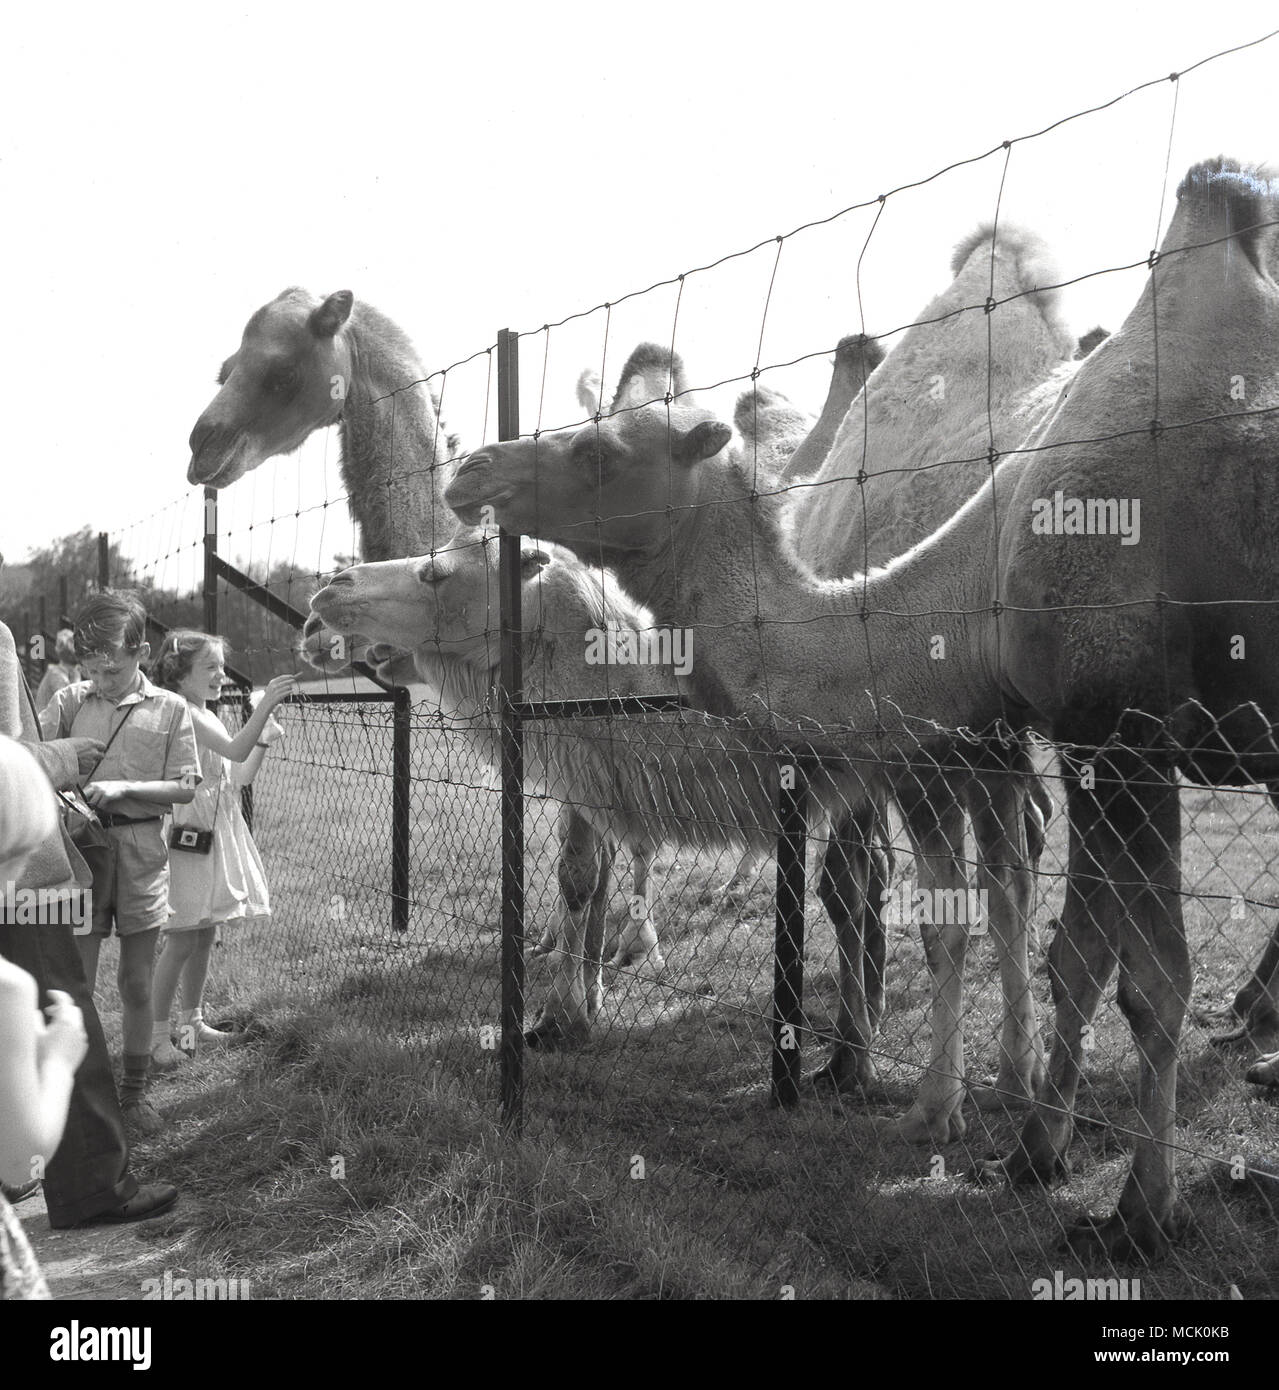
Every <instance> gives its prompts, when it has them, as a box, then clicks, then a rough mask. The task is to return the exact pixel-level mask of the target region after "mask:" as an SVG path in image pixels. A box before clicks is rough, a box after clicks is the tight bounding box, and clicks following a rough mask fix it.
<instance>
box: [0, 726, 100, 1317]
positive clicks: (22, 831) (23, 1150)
mask: <svg viewBox="0 0 1279 1390" xmlns="http://www.w3.org/2000/svg"><path fill="white" fill-rule="evenodd" d="M57 829H58V817H57V812H56V811H55V810H54V798H53V789H52V788H51V787H50V786H49V781H48V778H46V777H45V775H44V773H43V772H41V770H40V768H39V766H38V764H37V763H36V760H35V759H34V758H33V757H32V756H31V754H30V753H29V752H28V751H27V750H26V749H25V748H23V747H22V745H21V744H19V743H15V742H14V741H13V740H12V739H9V738H5V737H4V736H3V735H0V883H5V884H8V883H11V882H14V881H15V880H16V879H18V878H19V877H20V876H21V874H22V871H23V868H24V867H25V865H26V862H27V860H28V858H29V857H30V856H31V854H32V853H34V851H35V850H36V849H38V848H39V847H40V845H41V844H42V843H43V842H44V841H46V840H47V839H49V837H50V836H52V835H55V834H57ZM49 997H50V999H51V1000H52V1002H51V1003H50V1004H49V1005H48V1006H47V1007H46V1009H45V1013H47V1014H48V1016H49V1017H48V1020H47V1022H46V1020H45V1017H44V1014H42V1013H41V1012H40V1007H39V1002H38V1001H39V989H38V987H37V985H36V982H35V980H34V979H33V978H32V976H31V975H30V974H28V973H27V971H25V970H23V969H22V968H21V967H20V966H17V965H14V964H13V963H12V962H11V961H8V960H6V959H5V958H4V957H3V956H0V1180H3V1181H5V1182H8V1183H12V1184H14V1186H15V1187H18V1188H20V1187H21V1186H22V1185H23V1184H24V1183H27V1182H29V1181H31V1180H33V1179H35V1178H38V1177H39V1175H40V1174H41V1173H43V1172H44V1170H45V1168H46V1167H47V1166H48V1163H49V1160H50V1158H51V1157H52V1156H53V1154H54V1153H55V1151H56V1150H57V1148H58V1145H59V1143H60V1142H61V1140H62V1134H63V1130H64V1128H65V1127H66V1122H67V1110H68V1108H69V1106H70V1104H71V1088H72V1085H73V1083H74V1078H75V1072H76V1068H77V1067H78V1066H79V1065H80V1063H81V1061H82V1060H83V1059H84V1054H85V1052H86V1050H87V1049H88V1046H89V1038H88V1035H87V1034H86V1033H85V1030H84V1015H83V1014H82V1013H81V1011H80V1009H79V1008H78V1007H77V1006H76V1003H75V1001H74V1000H73V999H72V998H71V996H70V995H69V994H66V993H65V992H64V991H62V990H57V989H55V990H50V991H49ZM50 1296H51V1295H50V1293H49V1287H48V1285H47V1284H46V1283H45V1280H44V1275H43V1274H41V1272H40V1266H39V1264H38V1262H37V1261H36V1257H35V1255H34V1253H33V1252H32V1249H31V1246H30V1244H29V1242H28V1241H27V1237H26V1233H25V1232H24V1231H23V1229H22V1223H21V1222H20V1221H19V1220H18V1218H17V1215H16V1213H15V1212H14V1210H13V1208H12V1207H11V1206H10V1205H9V1202H8V1200H7V1198H6V1197H5V1196H4V1195H3V1193H0V1298H3V1299H6V1300H9V1299H24V1298H25V1299H33V1298H49V1297H50Z"/></svg>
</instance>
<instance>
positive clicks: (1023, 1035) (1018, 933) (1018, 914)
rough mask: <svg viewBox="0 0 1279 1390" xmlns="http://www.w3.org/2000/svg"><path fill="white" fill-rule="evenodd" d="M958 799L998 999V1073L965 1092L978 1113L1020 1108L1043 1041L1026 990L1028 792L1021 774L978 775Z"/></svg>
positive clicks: (1030, 882)
mask: <svg viewBox="0 0 1279 1390" xmlns="http://www.w3.org/2000/svg"><path fill="white" fill-rule="evenodd" d="M964 798H965V801H966V803H967V806H968V814H969V816H970V818H971V819H972V823H973V838H974V840H975V841H976V845H977V886H978V888H979V890H980V891H981V893H982V896H983V898H984V900H985V901H986V903H987V904H988V905H989V915H990V929H991V933H992V935H993V936H994V938H995V946H996V949H997V950H998V952H999V978H1000V983H1001V985H1002V987H1003V996H1004V1022H1003V1029H1002V1032H1001V1035H1000V1043H999V1074H998V1076H997V1077H996V1078H995V1084H994V1086H993V1088H992V1087H983V1086H973V1087H971V1088H970V1095H971V1096H972V1098H973V1100H974V1101H975V1102H976V1104H977V1106H978V1108H979V1109H981V1110H1001V1109H1024V1108H1025V1107H1026V1106H1027V1105H1028V1104H1029V1103H1030V1102H1031V1101H1032V1100H1033V1099H1034V1097H1035V1092H1036V1091H1037V1090H1038V1089H1039V1087H1040V1086H1041V1085H1042V1084H1043V1079H1044V1044H1043V1039H1042V1038H1041V1037H1040V1035H1039V1021H1038V1019H1037V1018H1036V1016H1035V1001H1034V996H1033V995H1032V993H1031V972H1030V929H1029V922H1030V912H1031V905H1032V903H1033V901H1034V892H1035V883H1034V874H1033V872H1032V870H1031V868H1030V847H1029V846H1028V845H1027V843H1026V839H1025V836H1026V807H1027V805H1028V803H1029V802H1030V796H1029V793H1028V790H1027V789H1026V788H1025V787H1024V786H1023V785H1022V782H1021V780H1020V779H1019V778H1017V777H1014V776H1011V775H1007V774H989V773H985V772H982V773H980V774H978V775H976V776H974V777H973V778H971V779H969V780H968V781H967V782H966V784H965V787H964ZM1039 848H1040V849H1042V844H1041V845H1040V846H1039Z"/></svg>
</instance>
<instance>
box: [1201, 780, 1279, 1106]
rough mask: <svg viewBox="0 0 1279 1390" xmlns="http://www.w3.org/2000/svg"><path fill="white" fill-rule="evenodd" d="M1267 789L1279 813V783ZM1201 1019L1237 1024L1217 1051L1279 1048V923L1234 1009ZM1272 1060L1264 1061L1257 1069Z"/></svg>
mask: <svg viewBox="0 0 1279 1390" xmlns="http://www.w3.org/2000/svg"><path fill="white" fill-rule="evenodd" d="M1266 786H1267V790H1268V791H1269V793H1270V804H1271V805H1272V806H1273V807H1274V808H1275V810H1276V811H1279V782H1268V783H1267V784H1266ZM1200 1018H1201V1021H1203V1022H1214V1023H1221V1022H1222V1021H1223V1020H1226V1019H1233V1020H1237V1026H1236V1027H1234V1028H1231V1029H1230V1030H1229V1031H1228V1032H1225V1033H1218V1034H1216V1035H1215V1036H1214V1037H1212V1038H1210V1039H1209V1041H1210V1042H1211V1043H1212V1045H1213V1046H1214V1047H1237V1046H1246V1047H1252V1048H1256V1049H1257V1050H1259V1051H1261V1052H1270V1051H1271V1050H1273V1049H1274V1048H1276V1047H1279V923H1276V924H1275V927H1274V930H1273V931H1272V932H1271V934H1270V940H1269V941H1267V942H1266V946H1265V949H1264V950H1263V951H1262V953H1261V959H1260V960H1259V961H1258V962H1257V968H1256V970H1254V971H1253V972H1252V977H1251V978H1250V979H1249V981H1248V983H1247V984H1246V985H1244V986H1243V988H1242V989H1241V990H1240V991H1239V993H1238V994H1236V995H1235V997H1234V1000H1233V1002H1232V1003H1231V1004H1230V1006H1229V1007H1228V1008H1227V1009H1224V1010H1212V1011H1206V1012H1205V1013H1204V1014H1201V1015H1200ZM1269 1060H1270V1059H1269V1058H1266V1057H1263V1058H1262V1059H1261V1062H1259V1063H1257V1066H1262V1065H1264V1064H1265V1063H1266V1062H1268V1061H1269ZM1253 1070H1254V1071H1255V1070H1256V1067H1254V1068H1253ZM1248 1078H1249V1080H1251V1079H1252V1071H1250V1072H1249V1073H1248Z"/></svg>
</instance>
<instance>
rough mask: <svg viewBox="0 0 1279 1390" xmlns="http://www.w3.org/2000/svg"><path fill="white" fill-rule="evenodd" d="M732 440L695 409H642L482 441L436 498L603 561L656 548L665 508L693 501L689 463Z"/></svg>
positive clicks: (472, 516)
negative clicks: (526, 434)
mask: <svg viewBox="0 0 1279 1390" xmlns="http://www.w3.org/2000/svg"><path fill="white" fill-rule="evenodd" d="M732 435H733V431H732V429H731V428H730V427H729V426H728V425H726V424H724V423H723V422H722V421H719V420H717V419H715V418H714V417H713V416H712V415H711V414H710V413H709V412H707V411H705V410H702V409H700V408H698V407H683V408H681V407H668V406H666V405H665V404H655V405H645V406H641V407H639V408H637V409H635V410H632V411H631V412H629V413H624V414H622V415H620V416H613V417H611V418H610V419H607V420H602V421H601V422H600V423H599V424H595V423H594V422H593V421H592V422H590V423H588V424H586V425H583V426H581V427H580V428H578V429H575V430H561V431H559V432H558V433H554V434H543V435H540V436H539V437H538V438H537V439H515V440H510V441H508V442H506V443H502V444H486V445H485V446H484V448H482V449H479V450H477V451H476V452H474V453H472V454H471V456H470V458H468V459H467V461H466V462H465V463H464V464H463V465H462V467H461V468H460V469H459V470H458V472H457V475H456V476H455V477H454V479H453V481H452V482H451V483H450V484H449V486H448V488H447V489H446V491H445V494H444V500H445V502H447V504H448V505H449V506H450V507H452V508H453V510H454V511H455V512H457V514H458V515H459V516H460V517H461V518H462V519H463V521H466V522H470V523H484V524H496V525H499V526H502V527H505V529H506V530H507V531H511V532H514V533H516V534H519V535H526V536H536V537H538V538H539V539H541V540H547V541H558V542H559V543H560V544H561V545H565V546H567V547H568V548H569V549H570V550H573V551H575V552H576V553H577V554H578V555H580V556H581V557H582V558H583V559H585V560H587V561H589V562H591V563H594V564H603V565H610V564H614V563H616V562H617V560H619V559H620V558H622V557H623V556H625V555H627V554H630V553H634V552H637V551H638V552H643V553H652V551H654V550H655V549H656V548H658V547H659V546H660V544H661V542H662V540H663V538H665V537H666V536H667V535H668V533H669V528H670V524H671V520H670V516H669V512H670V510H672V509H674V510H676V511H682V510H684V509H686V508H688V507H691V506H694V505H696V504H697V502H698V501H699V500H700V497H701V492H700V488H699V469H698V465H700V464H701V463H703V462H704V461H705V460H706V459H709V458H712V457H713V456H714V455H716V454H718V453H720V451H721V450H723V449H724V447H725V446H726V445H727V444H728V442H729V440H730V439H731V438H732Z"/></svg>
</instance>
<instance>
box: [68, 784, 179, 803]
mask: <svg viewBox="0 0 1279 1390" xmlns="http://www.w3.org/2000/svg"><path fill="white" fill-rule="evenodd" d="M126 796H127V797H131V798H132V799H133V800H134V801H145V802H147V803H148V804H149V805H151V806H185V805H186V804H187V802H188V801H191V800H193V799H194V798H195V781H190V782H188V781H187V780H185V779H183V780H181V781H173V782H131V781H124V780H111V781H106V782H90V783H88V785H87V786H86V787H85V789H84V799H85V800H86V801H87V802H88V803H89V805H90V806H103V807H106V806H110V805H111V804H112V802H115V801H120V800H122V799H123V798H124V797H126Z"/></svg>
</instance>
